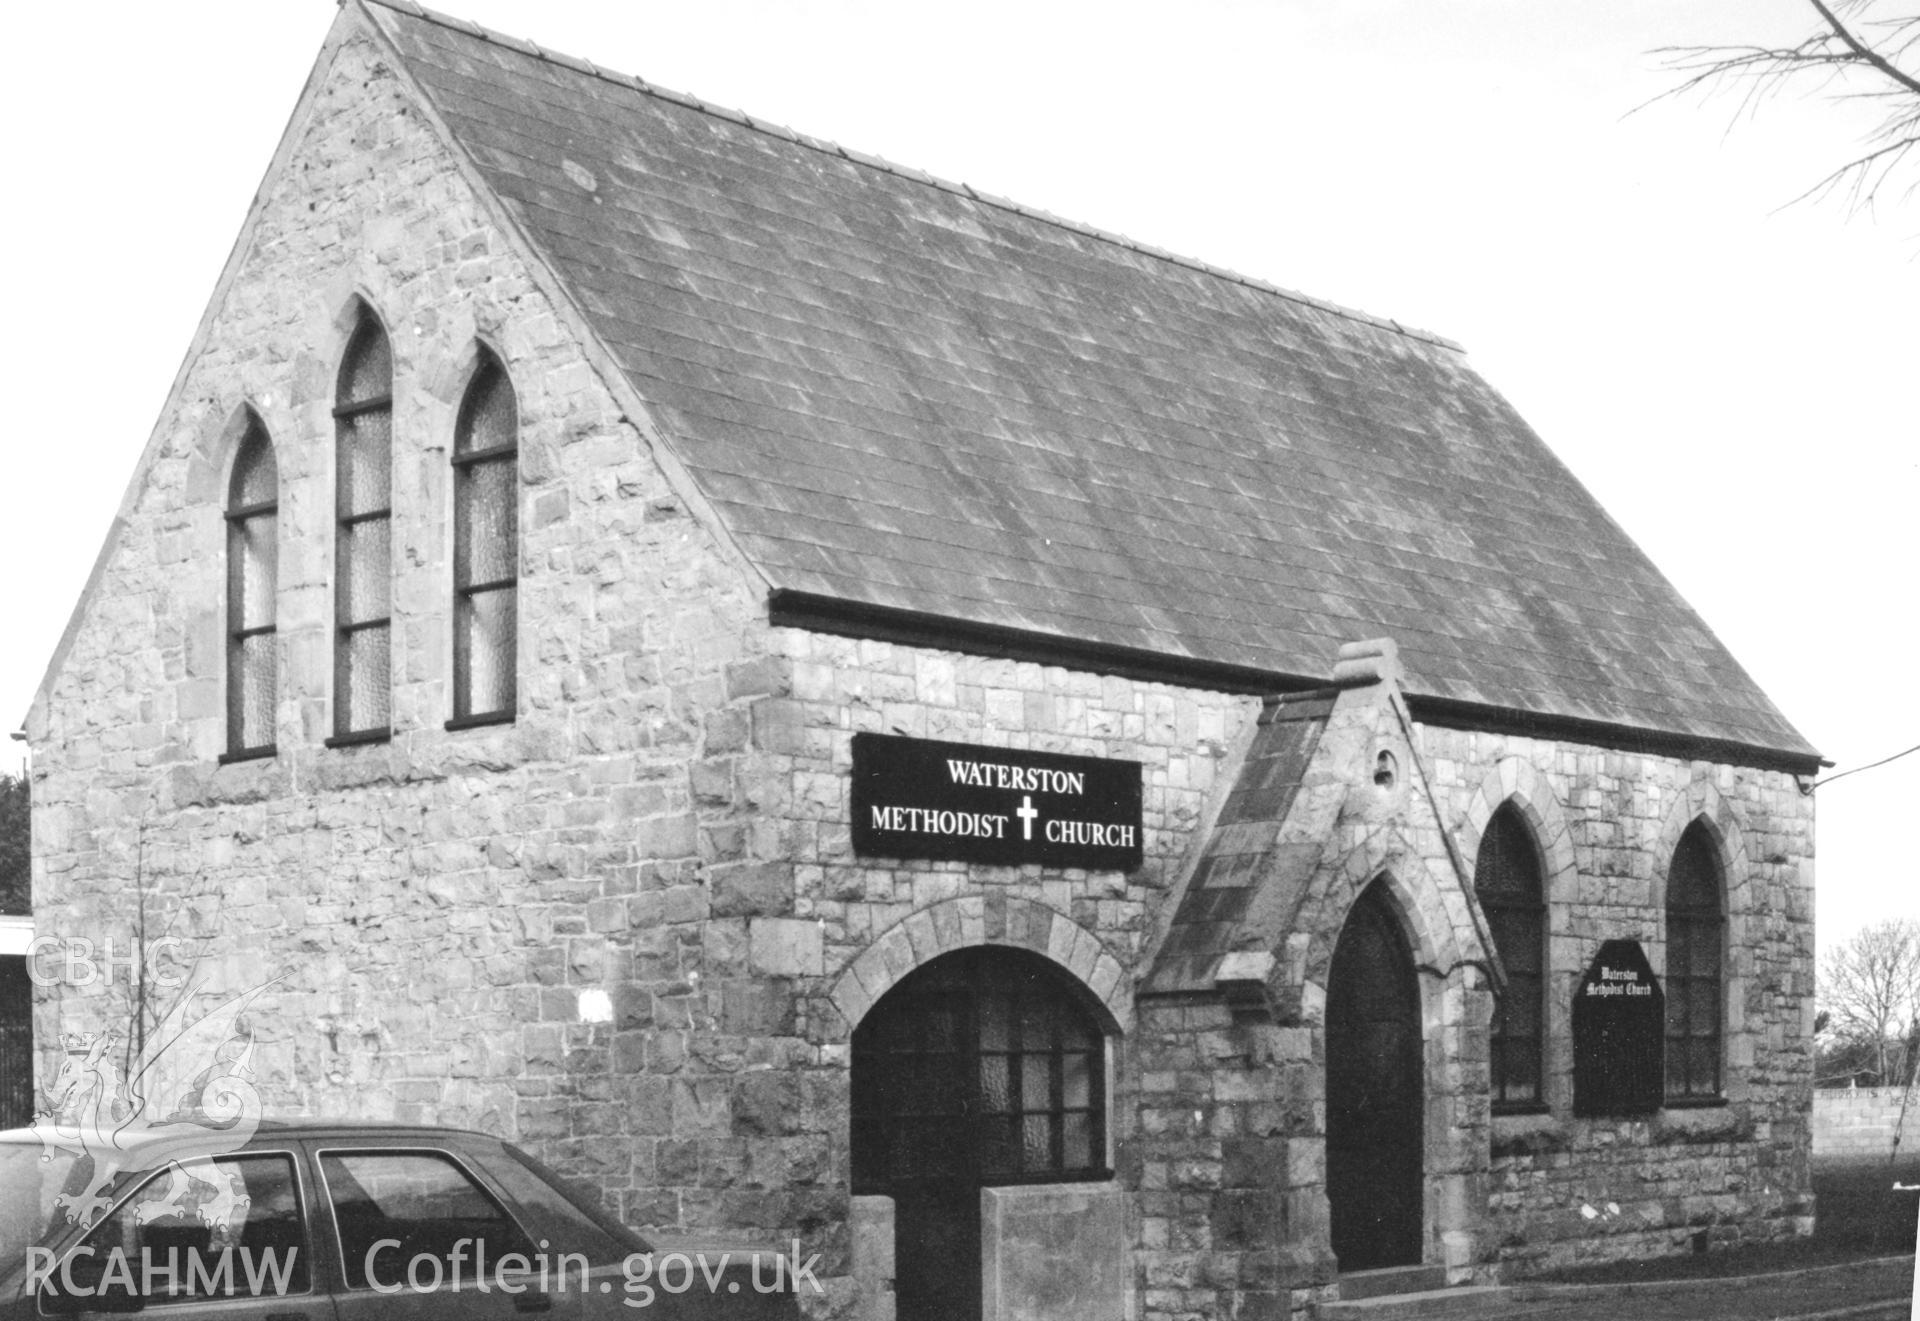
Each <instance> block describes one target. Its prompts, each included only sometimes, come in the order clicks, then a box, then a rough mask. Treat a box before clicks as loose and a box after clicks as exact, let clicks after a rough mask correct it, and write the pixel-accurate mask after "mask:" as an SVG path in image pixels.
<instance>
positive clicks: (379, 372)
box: [327, 308, 393, 746]
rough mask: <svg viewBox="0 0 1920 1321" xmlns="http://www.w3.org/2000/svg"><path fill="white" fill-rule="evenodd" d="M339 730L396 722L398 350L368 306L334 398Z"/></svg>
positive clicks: (350, 735) (366, 736) (336, 740)
mask: <svg viewBox="0 0 1920 1321" xmlns="http://www.w3.org/2000/svg"><path fill="white" fill-rule="evenodd" d="M333 416H334V438H335V439H334V445H335V452H334V493H335V494H334V508H335V527H334V637H333V737H332V738H331V739H329V740H327V742H328V744H329V746H337V745H339V744H342V743H361V742H369V741H373V740H377V739H382V738H385V737H387V735H388V733H389V730H390V726H391V723H392V709H393V687H392V685H393V666H392V605H391V602H392V590H393V357H392V353H391V350H390V349H389V347H388V344H387V336H386V332H385V331H383V330H381V328H380V323H379V322H378V321H376V320H375V319H374V317H373V314H372V313H371V312H369V311H367V310H366V309H364V308H363V309H362V310H361V313H360V324H359V326H358V327H357V328H356V329H355V330H354V332H353V338H352V339H351V340H350V341H348V343H347V353H346V357H345V359H344V360H343V361H342V362H341V364H340V381H339V386H338V390H337V392H336V395H335V399H334V409H333Z"/></svg>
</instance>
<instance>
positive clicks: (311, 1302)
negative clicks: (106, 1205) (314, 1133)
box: [36, 1147, 333, 1321]
mask: <svg viewBox="0 0 1920 1321" xmlns="http://www.w3.org/2000/svg"><path fill="white" fill-rule="evenodd" d="M304 1179H305V1172H304V1168H303V1165H302V1161H301V1158H300V1153H299V1152H298V1151H297V1150H294V1149H293V1148H291V1147H288V1148H285V1149H278V1150H275V1149H260V1150H251V1151H246V1152H242V1153H238V1154H232V1155H223V1156H205V1157H187V1158H183V1159H181V1160H177V1161H169V1162H168V1163H167V1164H166V1165H164V1166H163V1167H161V1168H160V1169H159V1170H158V1171H156V1172H155V1173H153V1174H152V1175H150V1176H148V1177H147V1178H146V1179H144V1180H143V1181H141V1182H140V1183H139V1184H138V1185H137V1186H135V1187H134V1188H133V1190H132V1191H131V1192H129V1193H128V1194H127V1195H126V1196H124V1197H122V1198H120V1199H119V1200H118V1202H117V1203H116V1204H115V1205H114V1206H113V1208H112V1209H111V1210H110V1211H109V1212H108V1213H107V1214H106V1215H105V1216H103V1217H102V1218H101V1219H100V1221H99V1222H98V1223H97V1224H95V1225H94V1226H93V1227H92V1228H91V1229H89V1230H88V1231H87V1232H86V1233H85V1234H84V1235H83V1236H81V1237H80V1238H79V1240H78V1241H77V1242H75V1243H72V1244H71V1245H70V1246H68V1247H67V1248H65V1250H63V1251H62V1252H61V1254H60V1258H61V1259H60V1264H59V1268H58V1269H57V1270H54V1271H51V1272H48V1273H47V1275H46V1277H45V1279H44V1280H43V1281H42V1283H41V1284H40V1287H39V1289H38V1298H37V1308H36V1310H37V1311H38V1312H39V1313H40V1314H41V1315H43V1316H63V1315H66V1316H71V1315H83V1314H88V1313H97V1312H131V1311H141V1312H147V1313H150V1314H152V1315H153V1316H154V1317H155V1318H158V1319H159V1321H203V1319H205V1321H332V1318H333V1304H332V1302H331V1300H330V1299H329V1298H328V1297H327V1294H326V1291H325V1288H324V1287H323V1285H322V1284H321V1282H320V1281H319V1279H318V1277H317V1272H316V1270H315V1257H314V1252H313V1229H312V1226H311V1225H310V1223H309V1221H308V1215H307V1210H306V1208H307V1199H306V1197H305V1196H304V1191H305V1190H304V1187H303V1183H304Z"/></svg>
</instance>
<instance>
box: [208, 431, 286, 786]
mask: <svg viewBox="0 0 1920 1321" xmlns="http://www.w3.org/2000/svg"><path fill="white" fill-rule="evenodd" d="M226 520H227V751H226V754H225V756H224V757H222V760H223V761H239V760H242V759H244V758H247V757H270V756H272V755H273V751H274V744H273V716H274V699H275V694H276V693H277V691H278V687H279V685H278V672H277V668H276V664H275V659H274V656H275V650H276V647H277V634H276V626H275V618H276V606H275V597H276V595H277V593H278V587H279V577H280V574H279V567H280V553H279V531H280V474H279V467H278V465H277V464H276V463H275V462H274V457H273V442H272V441H271V440H269V439H268V438H267V429H266V427H264V426H263V425H261V422H260V419H259V418H257V417H252V416H249V418H248V421H247V429H246V433H245V434H244V435H243V436H242V437H241V438H240V447H239V449H238V451H237V452H236V453H235V455H234V461H233V476H232V478H231V480H230V482H229V484H228V487H227V514H226Z"/></svg>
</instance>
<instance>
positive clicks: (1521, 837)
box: [1473, 802, 1547, 1112]
mask: <svg viewBox="0 0 1920 1321" xmlns="http://www.w3.org/2000/svg"><path fill="white" fill-rule="evenodd" d="M1473 889H1474V893H1475V895H1476V896H1477V897H1478V898H1479V900H1480V911H1481V912H1483V913H1485V914H1486V915H1487V925H1488V926H1489V927H1490V928H1492V932H1493V944H1494V948H1495V949H1497V950H1498V951H1499V953H1500V962H1501V964H1502V965H1503V966H1504V967H1505V968H1506V970H1507V991H1506V994H1505V995H1504V996H1502V997H1501V1000H1500V1003H1499V1005H1498V1006H1497V1007H1495V1009H1494V1011H1493V1024H1492V1027H1491V1029H1490V1033H1489V1038H1488V1045H1489V1049H1490V1056H1491V1063H1492V1072H1493V1076H1492V1090H1493V1108H1494V1109H1495V1110H1496V1111H1502V1110H1504V1111H1509V1112H1511V1111H1523V1110H1531V1109H1537V1108H1539V1107H1540V1105H1541V1104H1542V1102H1543V1100H1544V1091H1543V1088H1542V1083H1541V1073H1542V1066H1541V1062H1542V1056H1543V1053H1544V1052H1543V1050H1542V1045H1543V1042H1544V1039H1545V1035H1546V1034H1545V1009H1546V936H1547V910H1546V899H1545V892H1544V887H1543V885H1542V883H1541V875H1540V850H1539V849H1538V847H1536V846H1535V844H1534V839H1533V832H1532V831H1531V830H1529V829H1528V828H1527V823H1526V821H1525V820H1524V819H1523V818H1522V817H1521V815H1520V811H1519V809H1518V808H1516V807H1515V806H1514V805H1513V804H1512V803H1511V802H1508V803H1502V804H1501V805H1500V809H1499V810H1498V811H1496V812H1495V813H1494V814H1493V817H1492V819H1491V820H1489V821H1488V822H1487V829H1486V832H1485V834H1483V835H1482V836H1481V839H1480V856H1479V857H1478V858H1476V859H1475V860H1474V866H1473Z"/></svg>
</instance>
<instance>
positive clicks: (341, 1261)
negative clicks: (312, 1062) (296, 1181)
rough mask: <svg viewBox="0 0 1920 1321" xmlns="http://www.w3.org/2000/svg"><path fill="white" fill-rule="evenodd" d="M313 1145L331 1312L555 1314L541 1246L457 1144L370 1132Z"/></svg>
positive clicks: (366, 1315)
mask: <svg viewBox="0 0 1920 1321" xmlns="http://www.w3.org/2000/svg"><path fill="white" fill-rule="evenodd" d="M311 1146H312V1149H313V1156H314V1164H315V1166H316V1168H317V1169H318V1171H319V1182H320V1190H321V1201H322V1203H323V1206H324V1212H323V1215H324V1219H325V1225H324V1228H323V1232H324V1233H326V1234H328V1235H329V1247H330V1248H331V1249H332V1252H331V1254H330V1255H331V1257H332V1261H331V1262H330V1263H329V1266H330V1269H329V1272H328V1274H329V1276H330V1278H331V1282H332V1287H333V1293H334V1310H335V1314H336V1315H337V1317H338V1318H339V1321H363V1319H370V1318H378V1319H379V1321H456V1319H458V1321H467V1319H469V1318H471V1319H472V1321H488V1319H489V1318H508V1317H527V1316H550V1315H551V1314H552V1312H553V1292H552V1290H551V1288H550V1287H549V1286H550V1285H551V1279H550V1278H549V1279H547V1280H545V1281H543V1279H542V1269H541V1268H542V1265H543V1264H545V1263H543V1262H542V1260H541V1258H542V1254H541V1252H540V1249H539V1247H538V1246H537V1245H536V1244H535V1243H534V1242H533V1240H532V1238H531V1237H530V1236H529V1235H528V1234H527V1232H526V1230H525V1228H524V1227H523V1226H522V1225H521V1224H520V1222H519V1221H518V1219H517V1218H516V1217H515V1216H514V1215H513V1214H511V1213H510V1212H509V1211H508V1209H507V1208H506V1206H505V1205H504V1204H503V1202H502V1200H501V1198H500V1197H499V1196H498V1195H497V1194H496V1192H495V1191H494V1190H493V1189H492V1188H491V1187H489V1186H488V1184H487V1182H486V1181H485V1180H484V1179H482V1178H481V1177H480V1176H479V1175H478V1174H477V1172H476V1169H475V1166H474V1163H473V1162H472V1160H471V1159H470V1158H469V1157H468V1156H467V1155H466V1154H464V1153H462V1152H460V1151H459V1150H458V1149H457V1148H454V1147H452V1146H450V1145H436V1144H430V1143H417V1142H411V1141H409V1142H406V1143H404V1144H400V1143H392V1142H382V1141H379V1140H377V1139H373V1138H342V1139H315V1140H313V1142H312V1143H311Z"/></svg>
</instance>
